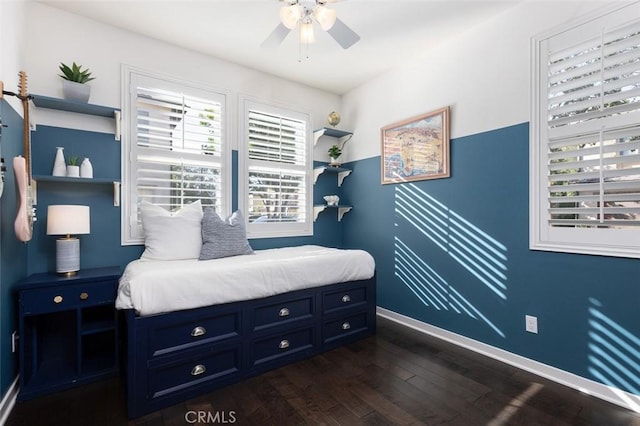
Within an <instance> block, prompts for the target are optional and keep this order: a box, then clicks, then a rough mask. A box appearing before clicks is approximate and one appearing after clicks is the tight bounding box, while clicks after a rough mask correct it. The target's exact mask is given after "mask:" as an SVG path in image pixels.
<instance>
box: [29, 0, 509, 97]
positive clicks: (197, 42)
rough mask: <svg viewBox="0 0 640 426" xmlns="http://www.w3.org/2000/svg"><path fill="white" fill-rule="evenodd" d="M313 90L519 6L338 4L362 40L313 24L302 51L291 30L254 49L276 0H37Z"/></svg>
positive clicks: (364, 76) (388, 63)
mask: <svg viewBox="0 0 640 426" xmlns="http://www.w3.org/2000/svg"><path fill="white" fill-rule="evenodd" d="M37 1H39V2H41V3H45V4H48V5H50V6H53V7H56V8H60V9H64V10H66V11H69V12H72V13H75V14H78V15H82V16H85V17H88V18H91V19H94V20H96V21H100V22H104V23H106V24H110V25H113V26H116V27H120V28H123V29H126V30H129V31H133V32H136V33H139V34H142V35H146V36H148V37H152V38H155V39H158V40H163V41H165V42H169V43H173V44H175V45H178V46H181V47H184V48H187V49H192V50H195V51H198V52H201V53H204V54H207V55H211V56H215V57H218V58H221V59H224V60H227V61H229V62H234V63H237V64H241V65H244V66H247V67H250V68H253V69H257V70H260V71H263V72H267V73H270V74H274V75H276V76H280V77H283V78H286V79H288V80H292V81H297V82H300V83H303V84H306V85H309V86H312V87H317V88H319V89H323V90H327V91H330V92H333V93H336V94H343V93H345V92H347V91H349V90H351V89H353V88H355V87H357V86H359V85H360V84H362V83H363V82H365V81H367V80H369V79H370V78H372V77H374V76H376V75H378V74H380V73H383V72H384V71H386V70H388V69H390V68H392V67H394V66H396V65H401V64H402V62H403V61H405V60H406V59H407V58H409V57H412V56H414V55H417V54H419V53H421V52H423V51H424V50H426V49H428V48H430V47H433V46H434V45H437V44H438V43H441V42H442V41H444V40H446V39H447V38H450V37H455V36H456V35H457V34H459V33H461V32H463V31H465V30H468V29H469V28H471V27H473V26H475V25H478V24H481V23H482V22H484V21H486V20H488V19H491V18H492V17H493V16H495V15H497V14H499V13H501V12H503V11H504V10H506V9H507V8H509V7H512V6H514V5H516V4H517V2H518V1H520V0H502V1H486V0H466V1H462V0H442V1H436V0H394V1H386V0H339V1H337V2H335V3H334V2H332V3H330V4H329V7H331V8H334V9H335V10H336V11H337V14H338V18H340V19H341V20H342V21H343V22H344V23H345V24H347V25H348V26H349V27H350V28H351V29H352V30H354V31H355V32H356V33H358V34H359V35H360V37H361V39H360V41H359V42H357V43H356V44H355V45H353V46H352V47H351V48H349V49H346V50H344V49H342V48H341V47H340V46H339V45H338V44H337V43H336V42H335V41H334V40H333V38H331V37H330V36H329V35H328V34H326V33H324V32H323V31H322V30H321V29H320V27H319V25H317V24H316V26H315V34H316V43H315V44H312V45H310V47H309V49H308V56H309V57H308V59H307V51H306V50H305V49H302V50H303V51H302V53H300V46H299V43H298V41H297V37H296V33H295V32H294V31H292V32H291V33H290V34H289V35H288V36H287V38H286V39H285V40H284V42H283V43H282V44H281V45H280V46H279V47H278V48H275V49H268V48H262V47H260V44H261V43H262V42H263V41H264V39H265V38H266V37H267V36H268V35H269V34H270V33H271V31H273V29H274V28H275V27H276V26H277V25H278V23H279V15H278V13H279V9H280V7H281V6H282V5H283V4H285V3H283V2H281V1H278V0H37Z"/></svg>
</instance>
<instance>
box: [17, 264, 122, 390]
mask: <svg viewBox="0 0 640 426" xmlns="http://www.w3.org/2000/svg"><path fill="white" fill-rule="evenodd" d="M119 278H120V268H119V267H108V268H97V269H84V270H81V271H79V272H78V274H76V275H75V276H72V277H64V276H60V275H56V274H53V273H41V274H34V275H31V276H30V277H28V278H27V279H25V280H24V281H22V282H21V283H20V284H19V285H18V286H17V291H18V313H19V326H18V327H19V328H18V331H19V334H20V354H19V355H20V393H19V394H18V400H24V399H28V398H32V397H35V396H38V395H41V394H45V393H49V392H55V391H59V390H61V389H65V388H68V387H71V386H75V385H78V384H81V383H85V382H88V381H91V380H96V379H99V378H103V377H107V376H110V375H113V374H115V373H116V372H117V371H118V364H119V362H118V360H119V350H118V340H119V338H118V316H117V312H116V310H115V307H114V302H115V297H116V292H117V288H118V279H119Z"/></svg>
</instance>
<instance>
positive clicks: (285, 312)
mask: <svg viewBox="0 0 640 426" xmlns="http://www.w3.org/2000/svg"><path fill="white" fill-rule="evenodd" d="M278 315H279V316H281V317H288V316H289V309H287V308H282V309H280V312H278Z"/></svg>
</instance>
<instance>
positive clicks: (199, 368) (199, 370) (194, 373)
mask: <svg viewBox="0 0 640 426" xmlns="http://www.w3.org/2000/svg"><path fill="white" fill-rule="evenodd" d="M205 371H207V367H205V366H204V365H202V364H198V365H196V366H195V367H193V368H192V369H191V375H192V376H199V375H200V374H202V373H204V372H205Z"/></svg>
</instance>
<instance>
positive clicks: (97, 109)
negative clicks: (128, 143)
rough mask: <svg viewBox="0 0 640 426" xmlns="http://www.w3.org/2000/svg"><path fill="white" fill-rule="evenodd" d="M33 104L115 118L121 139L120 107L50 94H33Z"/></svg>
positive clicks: (116, 136) (116, 132) (116, 131)
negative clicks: (53, 96)
mask: <svg viewBox="0 0 640 426" xmlns="http://www.w3.org/2000/svg"><path fill="white" fill-rule="evenodd" d="M32 96H33V104H34V105H35V106H37V107H38V108H46V109H55V110H58V111H67V112H75V113H78V114H87V115H94V116H97V117H107V118H113V119H115V122H116V128H115V132H114V133H115V139H116V140H117V141H119V140H120V109H119V108H113V107H108V106H103V105H94V104H88V103H84V102H78V101H70V100H67V99H59V98H51V97H49V96H41V95H32Z"/></svg>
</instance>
